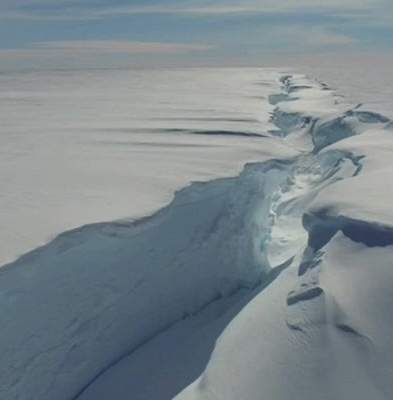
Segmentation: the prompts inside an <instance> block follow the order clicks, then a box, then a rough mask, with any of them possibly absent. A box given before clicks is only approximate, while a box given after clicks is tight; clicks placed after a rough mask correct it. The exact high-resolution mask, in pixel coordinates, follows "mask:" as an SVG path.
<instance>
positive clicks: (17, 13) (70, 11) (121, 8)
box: [0, 0, 384, 20]
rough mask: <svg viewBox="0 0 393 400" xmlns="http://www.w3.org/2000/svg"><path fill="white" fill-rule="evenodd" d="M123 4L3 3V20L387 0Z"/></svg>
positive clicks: (366, 4) (269, 9)
mask: <svg viewBox="0 0 393 400" xmlns="http://www.w3.org/2000/svg"><path fill="white" fill-rule="evenodd" d="M136 3H137V4H136V5H135V2H134V5H131V6H129V5H126V6H125V5H124V2H123V3H122V4H121V3H118V2H116V1H106V2H105V1H100V2H98V3H97V2H95V1H84V2H75V1H66V0H63V1H59V0H57V1H54V0H46V1H43V0H15V2H11V1H9V0H3V3H0V9H1V10H2V12H1V14H0V18H3V19H4V18H8V19H26V18H31V19H65V20H67V19H70V18H77V19H100V18H105V17H108V16H127V15H128V16H130V15H138V14H167V15H168V14H173V15H184V16H194V17H198V16H199V17H204V16H205V17H206V16H216V17H219V16H227V15H242V14H269V13H270V14H271V13H299V12H302V11H303V12H308V11H323V12H350V11H352V12H353V11H356V10H365V9H373V8H378V7H381V6H382V5H383V3H384V0H362V1H359V0H329V1H326V0H325V1H322V0H248V1H247V0H245V1H242V2H241V3H239V2H234V1H233V0H217V1H211V0H208V1H206V0H205V1H203V0H198V1H195V0H193V1H187V2H186V1H182V2H178V1H173V0H172V1H165V0H163V1H161V3H160V4H159V5H157V3H156V4H155V5H148V6H146V5H143V2H142V4H139V5H138V2H136Z"/></svg>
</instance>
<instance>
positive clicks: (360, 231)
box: [0, 69, 393, 400]
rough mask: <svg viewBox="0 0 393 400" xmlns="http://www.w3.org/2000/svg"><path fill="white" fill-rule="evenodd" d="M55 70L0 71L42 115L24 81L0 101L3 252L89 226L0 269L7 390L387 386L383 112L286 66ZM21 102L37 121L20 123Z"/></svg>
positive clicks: (122, 394)
mask: <svg viewBox="0 0 393 400" xmlns="http://www.w3.org/2000/svg"><path fill="white" fill-rule="evenodd" d="M58 74H59V73H56V74H54V76H53V77H52V80H51V79H49V80H48V82H49V86H51V85H53V91H51V90H48V88H47V89H46V90H45V91H44V93H43V94H41V95H39V94H38V93H37V85H38V84H37V80H38V81H39V77H37V75H36V74H33V75H27V76H26V75H23V77H20V76H19V77H18V78H16V77H15V76H11V77H10V76H6V77H1V78H0V81H2V82H3V84H4V85H6V86H7V85H8V87H9V88H13V90H11V89H10V90H11V91H10V93H9V94H8V96H11V98H12V96H16V95H15V93H19V95H21V93H22V92H18V91H17V90H16V89H15V85H16V82H22V83H23V84H21V87H23V88H24V89H23V90H26V86H27V87H29V85H26V84H27V82H30V84H31V85H32V86H31V87H33V89H31V90H32V93H34V95H35V96H41V100H40V101H39V102H38V103H39V104H41V111H36V112H33V111H32V101H31V95H32V93H30V95H29V96H30V97H29V96H27V97H26V99H27V100H26V104H25V105H23V101H22V100H21V98H19V100H18V102H17V103H16V105H15V104H14V107H12V106H11V107H10V108H9V109H8V111H7V112H5V113H4V118H3V119H4V120H5V121H6V124H5V126H6V127H7V129H8V131H7V129H4V141H5V142H4V143H5V146H10V148H12V149H14V157H12V153H11V152H10V151H8V152H7V154H8V157H9V159H8V163H7V159H4V160H2V162H4V165H5V167H6V171H5V172H4V171H2V172H1V173H2V174H3V175H4V179H6V178H8V180H9V181H10V185H11V186H10V188H11V189H12V190H14V192H12V193H11V192H8V191H6V192H5V195H4V197H3V198H6V196H7V195H9V194H10V193H11V194H13V195H14V196H15V197H16V200H15V201H14V202H11V201H8V203H7V202H6V201H5V200H4V202H3V205H2V209H1V212H2V215H3V214H4V215H5V216H7V215H8V213H11V215H12V220H13V221H14V225H13V224H12V223H11V222H7V220H5V222H4V226H6V227H7V229H8V227H10V229H13V232H14V234H15V235H16V236H14V237H15V238H16V239H18V240H16V239H14V242H15V243H16V244H14V246H15V247H11V250H10V251H8V250H7V251H5V255H4V258H3V259H4V260H5V259H7V258H9V257H11V258H12V257H15V255H16V253H17V252H19V251H21V252H22V251H25V250H27V249H28V248H30V247H34V245H36V244H34V241H37V242H41V241H47V240H48V236H50V235H54V234H56V233H57V232H59V231H61V229H63V228H64V224H65V228H73V227H75V226H80V225H85V224H86V223H91V222H95V223H94V224H90V225H87V226H82V227H80V228H76V229H74V230H71V231H68V232H66V233H63V234H62V235H60V236H58V237H57V238H55V239H54V240H52V241H49V242H48V243H47V244H46V245H45V246H43V247H41V248H38V249H36V250H34V251H32V252H29V253H27V254H25V255H24V256H22V257H21V258H19V259H18V260H16V261H14V262H12V263H10V264H8V265H7V266H4V267H3V268H2V269H0V299H1V305H2V306H1V308H0V318H1V321H2V333H1V335H0V348H1V351H2V359H1V362H0V398H5V399H7V400H8V399H10V400H13V399H15V400H16V399H18V400H53V399H56V400H68V399H75V400H107V399H109V398H115V399H117V400H122V399H124V400H125V399H130V398H132V399H133V400H169V399H172V398H176V400H208V399H209V400H239V399H241V400H258V399H260V398H261V396H263V397H264V398H266V399H274V400H289V399H294V400H314V399H318V400H320V399H321V400H337V399H357V400H366V399H367V400H369V399H375V400H388V399H391V397H392V393H393V387H392V386H393V384H392V382H393V376H392V371H393V357H392V354H393V353H392V349H393V347H392V346H393V343H392V338H391V331H392V328H393V318H392V317H391V309H392V307H393V304H392V298H393V297H392V290H393V286H392V278H393V276H392V273H393V270H392V268H391V259H392V256H393V247H392V246H393V215H392V211H391V206H390V199H391V197H392V194H393V193H392V189H391V188H390V185H389V182H390V180H391V176H392V169H393V167H392V166H391V159H392V157H391V155H392V151H393V135H392V132H393V130H392V123H391V121H390V119H389V118H387V117H385V116H383V115H382V114H381V113H380V111H381V110H376V109H375V110H369V109H368V108H367V105H366V104H365V105H363V106H362V107H359V106H358V105H357V104H356V103H355V102H354V103H353V104H350V102H348V101H345V100H343V99H341V98H340V96H339V95H338V93H337V92H336V91H333V90H331V89H329V87H328V86H327V85H325V84H321V83H318V82H316V81H314V80H311V79H310V78H308V77H306V76H305V75H303V74H300V73H293V72H287V71H278V70H277V71H274V70H263V69H221V70H220V69H215V70H203V69H201V70H179V71H171V72H170V71H160V70H156V71H144V72H142V71H139V72H135V71H134V72H129V71H121V72H117V74H114V75H112V73H110V74H109V73H108V75H105V74H106V72H105V73H103V72H94V73H89V74H88V76H84V78H83V79H82V78H81V80H80V81H78V80H76V76H78V75H76V76H75V75H72V74H71V75H68V73H67V74H65V76H63V77H62V79H63V80H62V81H60V82H62V83H61V90H59V87H58V85H59V80H58V78H59V76H58ZM102 74H104V75H102ZM55 77H57V79H56V78H55ZM103 77H105V79H103ZM127 79H128V80H127ZM71 82H72V85H71ZM124 82H127V84H126V83H124ZM171 82H172V83H171ZM70 85H71V86H72V87H71V86H70ZM86 85H87V86H86ZM89 85H90V86H89ZM131 88H132V94H131V93H130V90H131ZM66 89H67V90H68V92H67V90H66ZM104 89H105V90H104ZM20 90H22V89H20ZM5 92H6V91H5ZM59 93H62V96H61V98H60V99H59V96H60V95H59ZM78 93H79V95H78ZM152 93H153V95H152ZM2 96H3V97H2V100H1V101H2V102H3V101H5V99H6V96H5V95H4V93H3V95H2ZM25 96H26V94H25ZM42 96H43V98H44V99H45V101H44V100H43V98H42ZM74 97H75V98H76V99H78V101H76V100H75V99H74ZM97 99H100V100H99V101H98V100H97ZM110 99H111V100H112V101H110ZM114 99H117V101H113V100H114ZM40 102H44V103H40ZM65 104H67V107H68V112H67V113H64V112H63V111H64V109H65V108H66V107H65ZM82 105H84V106H83V107H82ZM18 107H20V109H19V111H20V112H21V111H22V109H23V107H26V110H24V111H25V112H24V113H22V115H24V116H26V115H29V114H28V112H27V110H29V112H30V113H31V114H30V116H31V115H33V114H34V115H35V118H34V123H32V128H31V129H32V130H31V132H30V133H31V134H30V136H29V134H28V133H27V130H26V121H25V122H23V120H22V121H21V122H18V123H17V122H16V121H17V120H16V118H15V115H14V116H13V115H12V110H13V108H14V109H17V108H18ZM130 107H131V108H132V109H133V112H134V113H133V114H132V113H131V114H128V109H129V108H130ZM5 109H6V108H5ZM38 109H40V107H38ZM50 110H51V111H50ZM49 111H50V112H51V115H52V117H50V116H49V114H48V112H49ZM72 111H74V112H77V114H76V115H77V117H76V118H74V119H70V118H69V117H70V114H72ZM7 118H8V119H7ZM28 121H30V122H31V121H32V119H31V118H29V119H28ZM7 132H13V134H9V135H8V136H7V134H6V133H7ZM52 133H53V135H52ZM40 135H41V136H40ZM257 135H259V136H257ZM34 136H37V137H40V138H41V139H42V141H41V142H40V145H39V146H38V145H37V147H36V148H35V147H33V146H32V145H31V144H32V143H33V142H34V140H33V137H34ZM12 138H13V140H11V139H12ZM28 138H30V140H31V143H30V142H29V141H28ZM41 139H40V140H41ZM28 143H30V146H28V145H27V144H28ZM44 143H51V146H53V147H52V148H51V146H49V147H48V148H47V147H44V146H43V144H44ZM22 144H24V145H26V147H23V146H22ZM62 147H64V149H65V150H64V153H62V154H60V153H61V148H62ZM47 149H49V150H56V151H57V152H59V154H60V155H56V154H55V153H53V152H51V151H48V150H47ZM22 150H23V151H22ZM29 151H30V153H29ZM18 152H21V153H20V157H21V158H20V159H19V162H17V160H18V159H17V155H18V154H19V153H18ZM41 152H42V153H41ZM49 153H51V154H52V157H53V158H52V159H51V158H48V157H49V156H48V155H49ZM22 154H23V155H24V156H23V157H22ZM26 154H29V155H26ZM72 154H76V156H75V158H73V157H72ZM29 157H30V158H29ZM62 157H64V160H67V161H66V162H65V161H64V160H63V162H61V160H62ZM22 159H23V162H22V161H21V160H22ZM58 159H59V161H58V162H56V161H57V160H58ZM12 160H14V162H15V164H12V162H11V161H12ZM38 160H42V164H40V163H39V162H38ZM77 160H84V162H83V163H78V162H77ZM86 160H90V161H86ZM101 160H103V161H101ZM85 161H86V162H85ZM93 161H94V162H93ZM29 162H31V163H32V167H31V168H30V169H29V168H27V167H26V164H25V163H29ZM247 162H248V164H247V165H244V164H245V163H247ZM14 165H18V168H19V169H17V171H22V170H23V171H24V174H22V173H20V174H19V175H18V176H19V178H18V179H19V180H18V179H15V180H13V179H11V177H12V175H11V170H12V168H13V166H14ZM40 165H41V170H40V173H39V175H40V176H42V181H41V185H42V186H37V188H38V189H39V190H38V189H37V188H35V189H34V183H36V184H37V182H35V181H34V179H33V177H34V171H35V168H39V167H40ZM69 166H70V168H68V167H69ZM132 166H133V167H132ZM22 167H24V168H22ZM48 167H50V168H48ZM7 168H8V169H7ZM73 168H74V169H73ZM44 170H45V173H44ZM75 171H76V172H77V173H74V172H75ZM104 171H105V173H104ZM49 176H53V179H56V182H57V186H55V189H56V190H55V191H53V192H52V190H54V187H52V183H53V182H54V181H51V180H50V178H49ZM48 179H49V180H48ZM74 180H76V181H77V185H79V187H80V188H83V190H81V191H80V192H78V193H77V196H76V197H75V193H74V191H71V192H68V190H69V185H70V182H71V181H72V182H73V181H74ZM195 180H198V181H204V182H199V183H192V184H191V185H189V183H190V182H192V181H195ZM30 181H31V182H30ZM123 184H124V185H123ZM12 185H14V186H12ZM18 185H19V186H18ZM26 185H27V187H30V189H29V190H31V193H32V194H31V197H30V199H31V200H32V203H31V204H30V206H29V207H30V208H27V209H26V210H24V212H25V213H26V215H29V218H38V219H37V220H40V221H41V224H38V226H36V225H34V224H33V225H32V226H31V228H26V221H24V214H23V212H22V211H21V210H22V209H23V207H21V203H19V201H21V200H20V197H21V196H20V192H17V190H18V188H19V189H21V187H24V186H26ZM89 185H91V186H89ZM108 185H109V186H108ZM85 186H87V187H88V188H90V189H86V188H85ZM183 186H185V188H183V189H181V190H178V191H177V192H176V193H175V195H174V199H173V201H171V202H170V199H171V198H172V196H173V193H174V191H175V190H176V189H179V188H180V187H183ZM91 188H94V190H95V192H94V193H96V196H95V197H94V196H93V197H89V196H88V194H91V192H90V191H89V190H92V189H91ZM43 189H45V190H46V191H47V192H46V191H45V190H43ZM37 190H38V193H36V191H37ZM110 190H112V192H110ZM40 191H41V192H42V193H41V192H40ZM108 191H109V192H108ZM48 193H49V194H50V196H49V194H48ZM54 193H56V194H57V195H58V196H59V201H60V198H61V196H62V200H63V202H64V204H65V205H64V207H68V206H69V207H71V209H68V211H67V213H66V214H64V215H63V216H60V215H57V214H56V212H58V207H59V204H60V203H58V204H57V203H56V201H55V198H56V196H54ZM67 193H68V195H67ZM108 193H109V194H110V196H111V199H112V201H111V202H110V203H107V202H106V201H107V199H106V196H107V195H108ZM45 195H48V196H49V197H48V198H50V199H51V200H53V203H52V202H49V203H50V204H49V205H48V204H46V202H45V199H46V197H45ZM27 199H28V198H25V199H24V200H23V201H25V202H26V201H27ZM87 200H89V201H87ZM2 201H3V200H2ZM169 202H170V204H169V205H167V206H166V207H163V208H161V209H160V210H159V211H157V212H155V213H153V214H152V215H151V216H149V217H145V218H141V219H137V217H138V216H140V215H146V214H150V213H152V211H153V210H157V209H158V208H159V207H160V205H161V206H162V205H165V204H168V203H169ZM33 205H34V207H35V206H37V205H39V206H40V207H38V208H37V216H34V217H32V216H31V214H33V211H32V210H35V208H34V207H33ZM12 206H13V208H12ZM56 210H57V211H56ZM70 210H72V212H71V211H70ZM12 213H13V214H12ZM46 218H48V219H50V220H51V221H50V223H46V220H45V219H46ZM52 219H53V221H52ZM119 219H122V220H121V221H118V220H119ZM108 220H109V221H112V222H102V221H108ZM42 221H45V222H44V223H43V222H42ZM62 221H63V222H62ZM78 221H79V222H80V223H78ZM32 222H33V220H29V221H28V224H32ZM7 224H8V225H7ZM27 226H29V225H27ZM22 228H23V229H22ZM19 231H20V232H21V233H18V232H19ZM19 234H20V235H22V234H25V235H26V238H28V239H26V238H24V239H23V238H22V236H18V235H19ZM4 238H5V239H6V238H8V241H9V243H10V245H9V246H11V243H12V240H10V239H9V237H8V236H7V235H6V234H5V233H4ZM5 239H4V240H5ZM4 248H6V249H8V247H7V243H6V244H4Z"/></svg>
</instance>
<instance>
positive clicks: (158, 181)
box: [0, 69, 290, 265]
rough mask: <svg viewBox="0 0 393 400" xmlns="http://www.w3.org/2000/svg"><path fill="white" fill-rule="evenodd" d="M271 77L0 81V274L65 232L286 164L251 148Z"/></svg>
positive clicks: (107, 75)
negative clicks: (270, 163)
mask: <svg viewBox="0 0 393 400" xmlns="http://www.w3.org/2000/svg"><path fill="white" fill-rule="evenodd" d="M279 77H280V74H279V73H278V72H276V71H270V70H267V71H264V72H261V70H258V69H220V70H215V69H209V70H205V71H202V72H201V71H198V70H192V69H190V70H178V71H176V70H175V71H170V70H146V71H71V72H32V73H15V74H1V75H0V121H1V128H0V148H1V157H0V181H1V183H2V191H1V194H0V222H1V225H2V226H3V227H4V229H2V231H1V233H0V265H2V264H4V263H6V262H9V261H12V260H14V259H15V257H16V256H18V255H21V254H23V253H25V252H26V251H28V250H30V249H33V248H36V247H37V246H38V245H40V244H43V243H46V242H48V241H49V239H51V238H53V237H54V236H55V235H57V234H59V233H61V232H64V231H66V230H69V229H73V228H77V227H79V226H81V225H85V224H89V223H96V222H103V221H113V220H117V219H124V218H127V219H129V218H138V217H142V216H146V215H150V214H152V213H153V212H154V211H156V210H157V209H159V208H160V207H162V206H163V205H165V204H167V203H169V202H170V200H171V199H172V198H173V193H174V192H175V191H176V190H177V189H181V188H182V187H184V186H187V185H188V184H189V183H190V182H192V181H208V180H212V179H214V178H218V177H226V176H235V175H238V173H239V172H240V171H241V169H242V168H243V165H244V164H245V163H246V162H251V161H259V160H261V159H262V160H263V159H267V158H272V157H286V156H287V155H288V154H290V151H288V152H287V150H286V149H285V147H284V146H282V144H280V143H278V142H277V141H276V140H275V139H272V140H271V141H269V142H267V144H266V143H265V142H266V141H264V142H261V138H260V137H258V136H257V135H258V134H262V133H264V132H265V133H266V132H267V131H268V130H269V127H270V126H272V125H271V124H270V123H269V117H270V112H271V111H272V109H273V106H272V105H270V104H269V103H268V102H266V101H264V100H263V99H264V98H266V97H268V96H269V95H270V94H271V93H275V92H277V88H278V79H279ZM247 134H251V135H252V136H251V137H247V136H244V135H247ZM285 152H287V154H285Z"/></svg>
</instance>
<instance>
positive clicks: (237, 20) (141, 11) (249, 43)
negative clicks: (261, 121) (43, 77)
mask: <svg viewBox="0 0 393 400" xmlns="http://www.w3.org/2000/svg"><path fill="white" fill-rule="evenodd" d="M392 49H393V0H325V1H320V0H242V1H237V2H235V1H233V0H216V1H211V0H199V1H198V0H182V1H179V0H128V1H126V0H0V69H20V68H22V67H23V68H29V67H35V68H40V67H44V68H46V67H47V68H51V67H55V68H62V67H64V68H69V67H87V66H88V67H90V66H96V67H99V68H100V67H113V66H114V67H116V66H119V67H122V66H126V65H136V66H155V65H158V66H160V65H193V64H195V65H200V64H207V65H209V64H219V65H234V64H236V65H238V64H248V63H249V64H250V65H255V63H259V62H261V63H263V62H264V61H267V60H269V59H274V58H275V57H280V56H285V55H288V54H289V55H291V54H313V53H326V54H328V53H329V54H332V53H333V54H334V53H337V54H338V53H341V54H342V53H344V54H347V53H349V52H352V53H355V52H361V53H367V52H385V53H386V52H392Z"/></svg>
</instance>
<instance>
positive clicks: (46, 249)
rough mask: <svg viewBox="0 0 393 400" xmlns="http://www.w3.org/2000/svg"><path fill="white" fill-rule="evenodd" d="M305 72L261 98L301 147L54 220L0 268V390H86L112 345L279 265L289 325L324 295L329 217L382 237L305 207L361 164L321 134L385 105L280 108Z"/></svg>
mask: <svg viewBox="0 0 393 400" xmlns="http://www.w3.org/2000/svg"><path fill="white" fill-rule="evenodd" d="M312 85H313V83H312V82H310V84H298V83H296V82H293V81H292V76H285V77H283V78H282V89H283V90H282V93H278V94H277V95H274V96H271V97H270V102H271V103H272V104H274V105H275V106H276V110H275V111H274V113H273V115H272V122H273V123H274V124H275V125H276V127H277V130H276V131H274V132H272V133H273V134H274V135H277V136H280V137H282V138H283V140H286V139H288V145H291V146H297V145H298V143H300V142H297V141H296V142H291V137H294V136H298V137H300V138H302V137H303V136H307V137H309V138H311V142H312V146H311V147H309V142H307V143H306V144H305V146H304V147H301V148H299V155H298V156H296V157H294V158H291V159H287V160H278V159H277V160H270V161H267V162H262V163H253V164H249V165H247V166H246V167H245V168H244V170H243V172H242V173H241V174H240V175H239V176H237V177H234V178H227V179H218V180H215V181H211V182H207V183H194V184H192V185H190V186H189V187H186V188H184V189H182V190H181V191H179V192H177V193H176V195H175V197H174V199H173V201H172V202H171V204H169V205H168V206H167V207H165V208H164V209H162V210H160V211H158V212H157V213H156V214H154V215H153V216H151V217H148V218H145V219H143V220H139V221H132V222H129V221H124V222H113V223H101V224H95V225H89V226H85V227H82V228H80V229H78V230H74V231H71V232H67V233H64V234H62V235H60V236H59V237H57V238H56V239H54V240H53V241H52V242H50V243H48V244H47V245H45V246H43V247H42V248H39V249H37V250H35V251H33V252H31V253H29V254H26V255H25V256H23V257H21V258H20V259H18V260H17V261H15V262H14V263H12V264H10V265H8V266H6V267H4V268H3V269H2V270H1V271H0V276H1V279H2V287H1V291H0V298H1V300H2V302H3V304H4V306H3V307H2V310H1V317H2V321H4V328H3V329H4V332H5V334H4V337H6V336H8V337H12V341H11V342H8V343H4V345H3V348H4V354H3V356H2V357H3V359H6V360H7V362H4V363H2V365H1V367H0V368H1V370H0V395H1V396H0V397H2V398H3V397H4V398H7V399H10V400H11V399H23V400H28V399H29V400H35V399H39V400H52V399H54V398H55V399H58V400H69V399H81V400H82V399H85V398H88V397H85V395H88V392H89V388H90V387H91V386H92V385H94V383H95V382H96V381H97V379H99V378H100V377H102V376H103V375H104V374H105V373H106V372H107V371H108V370H110V368H112V367H114V366H115V365H116V364H117V363H119V362H120V361H121V360H123V359H124V358H125V357H130V356H131V357H132V354H133V353H134V352H136V351H138V349H140V348H141V347H143V346H145V345H146V344H148V343H149V342H151V341H152V340H154V339H155V338H157V337H158V336H160V335H163V334H165V332H166V331H168V329H170V328H171V327H173V326H174V325H176V324H179V323H182V321H186V320H188V319H190V318H191V317H193V316H195V315H198V314H199V313H203V312H204V310H206V308H208V307H211V306H212V304H214V303H218V302H220V304H221V303H223V306H222V309H221V311H220V315H221V314H224V313H225V312H228V310H231V309H233V308H234V306H235V305H236V304H244V303H245V299H248V300H250V299H251V298H252V297H253V296H254V295H255V294H256V293H260V292H261V291H262V290H263V289H264V288H265V287H266V286H267V285H268V284H269V283H271V282H272V281H274V279H275V278H276V277H277V276H279V274H280V272H282V271H283V270H284V269H285V268H288V267H289V266H291V267H292V268H293V267H295V268H298V271H299V287H296V288H294V289H293V290H292V291H291V292H289V293H288V297H287V305H288V309H289V311H288V320H287V324H288V326H289V327H291V328H292V329H298V330H302V325H301V324H299V323H298V320H297V318H296V312H295V311H293V310H294V309H295V308H296V307H299V304H301V303H302V302H304V301H308V300H310V299H315V298H322V297H323V296H324V295H325V292H324V290H323V288H322V287H320V285H319V281H318V268H319V263H320V257H321V254H322V252H323V246H324V245H325V244H326V243H327V242H328V241H329V240H330V239H331V238H332V237H333V236H334V235H335V234H336V233H337V232H338V231H339V230H341V231H342V232H343V233H344V235H347V236H348V237H350V238H353V239H354V240H355V241H361V242H364V243H366V244H367V245H370V246H377V245H388V244H393V234H392V233H391V232H390V231H389V230H388V229H384V228H383V227H378V229H376V228H375V227H372V228H373V229H374V233H375V232H376V231H377V233H376V234H373V235H370V234H369V229H370V226H368V225H367V226H366V225H364V224H362V223H361V222H359V223H358V222H355V221H350V220H348V219H345V218H342V217H337V218H332V217H329V218H328V217H326V218H325V217H324V216H323V215H311V214H309V213H307V212H306V210H307V207H308V205H309V204H310V203H311V202H312V200H313V199H314V198H315V197H316V196H317V195H318V193H319V192H320V191H321V190H323V189H324V188H325V187H327V186H329V185H332V184H334V183H335V182H338V181H340V180H342V179H349V178H351V177H353V176H356V175H358V174H359V173H361V168H362V163H361V156H357V155H355V154H352V153H350V152H346V151H340V150H333V149H329V148H326V147H328V146H329V145H330V144H332V143H335V142H337V141H338V140H341V139H344V138H346V137H349V136H351V135H355V134H359V133H361V132H362V130H363V129H364V126H365V125H367V126H368V125H370V124H376V125H378V126H388V125H389V120H388V119H386V118H385V117H383V116H380V115H378V114H373V113H370V112H364V111H358V110H357V109H353V110H350V111H347V112H345V113H344V114H343V115H329V116H328V117H326V116H324V117H320V116H319V115H314V114H313V112H312V111H311V112H310V114H307V113H304V112H296V111H291V110H290V111H288V110H286V109H285V107H283V104H285V103H291V104H292V103H294V102H296V100H297V99H298V98H299V97H300V95H301V93H302V91H307V90H309V89H311V88H312V87H313V86H312ZM320 90H324V91H327V90H329V89H328V88H327V87H325V86H323V87H322V86H321V87H320ZM194 133H198V134H209V132H205V131H203V132H202V131H201V132H194ZM215 134H227V132H224V131H221V132H215ZM239 135H241V136H250V133H247V132H246V133H241V132H240V133H239ZM259 136H261V135H259ZM354 228H356V229H354ZM371 236H372V238H371ZM92 269H94V275H92V273H91V272H92ZM15 276H16V277H17V279H15ZM3 288H4V289H3ZM239 294H241V296H239ZM52 298H56V299H57V304H58V305H57V307H56V308H55V309H53V307H50V299H52ZM228 299H229V300H228ZM37 300H39V301H37ZM37 304H40V305H39V306H37ZM235 308H236V307H235ZM238 311H240V310H238ZM17 314H20V315H26V316H27V317H26V318H27V320H25V321H23V326H28V331H26V329H24V328H23V327H22V324H21V321H18V320H16V319H14V318H13V316H14V315H17ZM37 314H41V315H46V317H45V320H44V319H37V318H34V317H33V316H34V315H37ZM229 321H230V318H229V319H228V321H227V322H226V323H229ZM339 326H341V330H342V331H343V332H345V333H347V334H348V333H349V334H354V332H355V333H356V330H355V329H354V328H353V327H350V326H347V325H345V324H344V325H343V324H341V325H339ZM12 332H16V334H11V333H12ZM7 333H8V335H7ZM217 336H219V332H218V333H217ZM0 340H1V339H0ZM6 367H7V368H6ZM201 368H202V367H200V370H198V371H196V372H195V371H194V372H193V374H194V375H193V378H196V377H197V376H195V374H197V373H199V374H201V373H202V372H203V369H201ZM15 377H16V378H15ZM187 383H191V382H187ZM180 389H182V388H177V387H176V388H175V387H174V388H173V390H172V391H169V392H168V393H170V394H171V395H172V396H173V395H175V394H177V392H179V391H180ZM169 398H170V397H169V394H168V399H169ZM162 399H164V397H161V399H160V400H162Z"/></svg>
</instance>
